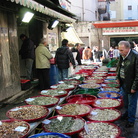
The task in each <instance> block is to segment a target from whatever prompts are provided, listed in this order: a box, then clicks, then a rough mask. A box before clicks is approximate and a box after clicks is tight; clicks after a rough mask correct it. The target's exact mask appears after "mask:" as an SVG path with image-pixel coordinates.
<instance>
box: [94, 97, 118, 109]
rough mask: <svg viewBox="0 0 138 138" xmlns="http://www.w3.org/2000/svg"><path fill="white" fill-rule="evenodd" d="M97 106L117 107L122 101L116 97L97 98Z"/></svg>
mask: <svg viewBox="0 0 138 138" xmlns="http://www.w3.org/2000/svg"><path fill="white" fill-rule="evenodd" d="M94 105H95V106H97V107H102V108H103V107H117V106H119V105H120V102H119V101H118V100H116V99H110V98H109V99H97V100H96V101H95V103H94Z"/></svg>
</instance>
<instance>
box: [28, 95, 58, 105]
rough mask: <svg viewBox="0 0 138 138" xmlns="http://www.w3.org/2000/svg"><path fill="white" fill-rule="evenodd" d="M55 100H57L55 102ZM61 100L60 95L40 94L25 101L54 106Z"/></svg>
mask: <svg viewBox="0 0 138 138" xmlns="http://www.w3.org/2000/svg"><path fill="white" fill-rule="evenodd" d="M54 100H55V102H53V101H54ZM59 100H60V99H59V98H58V97H53V96H43V95H39V96H33V97H30V98H28V99H26V100H25V103H26V104H28V105H41V106H45V107H53V106H55V105H57V104H58V102H59ZM49 102H50V103H49Z"/></svg>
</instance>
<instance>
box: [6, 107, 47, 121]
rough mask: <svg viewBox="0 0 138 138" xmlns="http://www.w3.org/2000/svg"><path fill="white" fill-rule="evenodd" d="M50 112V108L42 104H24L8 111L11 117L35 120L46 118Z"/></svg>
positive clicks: (7, 114) (7, 113)
mask: <svg viewBox="0 0 138 138" xmlns="http://www.w3.org/2000/svg"><path fill="white" fill-rule="evenodd" d="M48 113H49V110H48V108H46V107H44V106H40V105H23V106H18V107H15V108H12V109H10V110H8V111H7V112H6V116H7V117H8V118H10V119H19V120H23V121H27V122H34V121H38V120H41V119H43V118H45V117H46V116H47V115H48Z"/></svg>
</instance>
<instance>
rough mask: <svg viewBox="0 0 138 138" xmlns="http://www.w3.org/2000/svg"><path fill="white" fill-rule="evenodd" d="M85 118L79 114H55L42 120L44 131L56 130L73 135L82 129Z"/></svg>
mask: <svg viewBox="0 0 138 138" xmlns="http://www.w3.org/2000/svg"><path fill="white" fill-rule="evenodd" d="M84 125H85V120H84V119H83V118H81V117H79V116H70V115H57V116H53V117H50V118H48V119H46V120H44V121H43V122H42V127H43V130H44V131H45V132H57V133H62V134H66V135H73V134H76V133H79V132H81V131H82V130H83V129H84Z"/></svg>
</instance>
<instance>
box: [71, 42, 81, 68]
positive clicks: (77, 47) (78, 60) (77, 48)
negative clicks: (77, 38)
mask: <svg viewBox="0 0 138 138" xmlns="http://www.w3.org/2000/svg"><path fill="white" fill-rule="evenodd" d="M79 49H80V44H79V43H76V44H75V47H73V48H72V49H71V51H72V52H76V53H77V56H76V60H77V62H78V65H81V57H80V52H79Z"/></svg>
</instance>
